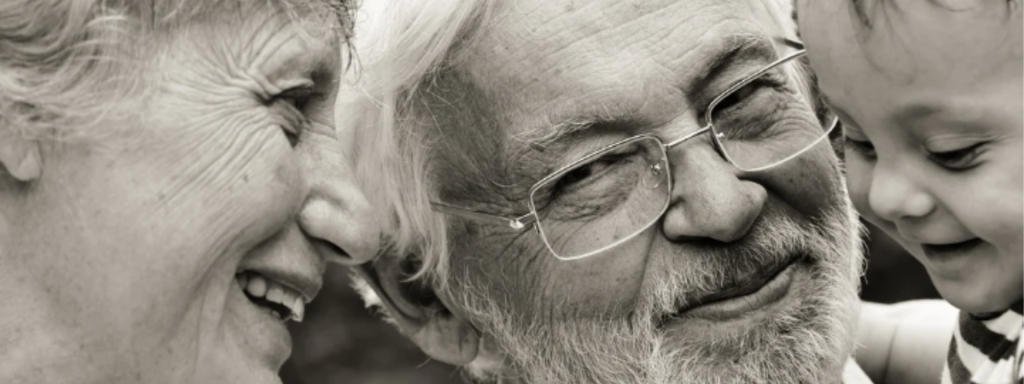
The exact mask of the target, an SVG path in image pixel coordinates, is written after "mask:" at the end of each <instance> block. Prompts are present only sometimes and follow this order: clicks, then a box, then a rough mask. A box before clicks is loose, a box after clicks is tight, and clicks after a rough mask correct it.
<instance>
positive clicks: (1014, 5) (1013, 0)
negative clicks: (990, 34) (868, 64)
mask: <svg viewBox="0 0 1024 384" xmlns="http://www.w3.org/2000/svg"><path fill="white" fill-rule="evenodd" d="M918 1H921V0H918ZM926 1H927V2H929V3H931V4H932V5H935V6H937V7H940V8H944V9H947V10H949V11H951V12H960V11H964V10H966V9H967V8H963V7H956V6H953V5H952V4H949V1H948V0H926ZM850 3H851V5H852V6H853V14H854V15H855V16H856V17H857V19H858V21H860V24H861V25H862V26H864V27H865V28H867V29H868V30H870V29H872V28H873V27H874V25H875V21H876V20H877V17H876V13H878V12H881V13H882V18H884V19H887V20H891V18H890V17H889V12H890V11H895V12H897V13H899V12H902V9H901V8H900V4H899V2H898V1H886V0H850ZM1005 4H1006V13H1005V15H1010V14H1012V13H1013V12H1014V11H1016V10H1019V9H1020V0H1006V1H1005Z"/></svg>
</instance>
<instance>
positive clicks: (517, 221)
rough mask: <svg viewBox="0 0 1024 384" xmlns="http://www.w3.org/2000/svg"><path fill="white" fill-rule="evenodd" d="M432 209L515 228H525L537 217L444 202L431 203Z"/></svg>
mask: <svg viewBox="0 0 1024 384" xmlns="http://www.w3.org/2000/svg"><path fill="white" fill-rule="evenodd" d="M430 207H431V209H433V210H434V212H440V213H444V214H447V215H452V216H458V217H462V218H466V219H471V220H476V221H482V222H487V223H491V224H495V225H504V226H507V227H510V228H513V229H523V228H525V227H526V225H528V224H532V223H533V222H534V221H535V220H536V218H535V216H534V215H533V213H528V214H525V215H522V216H519V217H514V218H510V217H505V216H499V215H494V214H490V213H484V212H478V211H474V210H471V209H466V208H461V207H456V206H451V205H447V204H443V203H435V202H432V203H430Z"/></svg>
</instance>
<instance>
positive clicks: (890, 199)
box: [868, 163, 935, 222]
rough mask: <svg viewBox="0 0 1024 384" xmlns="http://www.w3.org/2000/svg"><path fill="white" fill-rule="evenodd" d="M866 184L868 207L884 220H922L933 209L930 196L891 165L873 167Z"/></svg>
mask: <svg viewBox="0 0 1024 384" xmlns="http://www.w3.org/2000/svg"><path fill="white" fill-rule="evenodd" d="M870 183H871V189H870V190H869V191H868V204H869V205H870V207H871V210H872V211H874V212H875V214H876V215H878V216H879V217H881V218H883V219H885V220H887V221H891V222H896V221H899V220H901V219H912V218H919V217H924V216H926V215H928V214H929V213H931V212H932V211H933V210H934V209H935V199H934V198H933V197H932V196H931V194H930V193H928V192H927V191H926V190H924V189H923V188H921V186H920V185H918V184H917V183H915V182H914V181H913V180H912V179H911V178H908V177H907V175H906V173H905V172H902V171H901V170H899V169H898V168H897V167H896V166H895V165H892V164H884V163H878V164H876V165H875V168H874V170H872V177H871V181H870Z"/></svg>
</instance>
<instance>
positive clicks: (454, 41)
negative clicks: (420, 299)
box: [336, 0, 497, 284]
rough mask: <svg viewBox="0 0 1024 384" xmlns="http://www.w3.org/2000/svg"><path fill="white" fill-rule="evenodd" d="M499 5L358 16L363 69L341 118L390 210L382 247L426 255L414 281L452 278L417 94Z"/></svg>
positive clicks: (395, 5) (362, 171) (372, 190)
mask: <svg viewBox="0 0 1024 384" xmlns="http://www.w3.org/2000/svg"><path fill="white" fill-rule="evenodd" d="M496 4H497V3H496V2H495V1H493V0H438V1H430V2H425V1H413V0H408V1H403V0H396V1H389V2H379V3H376V4H372V5H371V4H368V6H367V7H365V8H363V9H361V10H360V11H359V12H358V13H357V16H356V32H355V38H354V39H353V45H354V48H355V51H356V52H358V62H359V65H360V68H359V70H357V71H354V72H353V73H352V74H351V75H350V78H349V79H350V81H351V83H352V84H351V85H352V87H350V88H346V89H343V90H342V91H341V92H340V93H339V96H338V105H339V108H338V114H337V116H336V121H337V122H338V126H339V130H348V131H354V132H355V141H356V145H355V148H356V153H355V156H356V158H357V161H356V169H357V170H356V172H357V174H358V175H359V177H358V178H359V179H360V180H361V182H362V184H363V188H364V191H366V194H367V196H368V197H369V198H370V200H371V203H372V204H374V206H375V207H377V208H378V212H386V214H387V215H389V217H387V218H386V220H387V221H389V224H390V228H389V236H388V241H387V243H386V244H385V246H384V247H383V250H382V252H383V253H386V254H388V255H390V256H392V257H405V256H407V255H409V254H416V255H418V260H419V261H421V262H422V265H421V268H420V269H419V271H418V272H417V273H416V274H415V275H414V278H422V277H425V278H434V277H437V276H444V275H445V274H446V271H447V258H448V242H447V240H448V237H447V231H446V228H445V226H446V224H445V220H444V219H443V217H441V216H440V215H439V214H435V213H433V212H432V211H431V205H430V201H431V198H432V197H433V196H434V191H435V189H434V188H433V185H432V180H430V177H429V174H430V171H431V170H430V164H429V161H428V160H429V157H430V153H429V150H430V141H429V140H430V137H429V136H428V135H426V134H425V132H423V129H422V127H421V126H422V125H423V124H422V122H421V121H420V120H418V119H420V118H422V116H421V115H422V114H421V113H419V111H416V110H415V108H414V98H415V94H416V92H417V90H418V89H419V88H420V86H421V85H423V84H424V83H425V82H429V81H431V79H432V78H433V75H434V74H436V73H438V72H439V71H441V70H442V69H444V68H445V67H447V66H451V65H454V64H455V63H458V62H459V61H460V57H459V54H460V52H464V51H465V49H464V48H466V47H468V46H469V45H470V44H471V43H472V42H473V41H474V40H475V38H474V37H475V36H474V34H475V33H476V31H477V29H478V28H477V26H478V25H480V24H482V23H483V22H484V20H486V19H488V18H489V17H490V15H491V14H492V13H493V11H494V8H495V6H496ZM460 47H461V48H463V49H460ZM437 281H438V282H440V283H442V284H443V281H444V279H438V280H437Z"/></svg>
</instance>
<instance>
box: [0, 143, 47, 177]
mask: <svg viewBox="0 0 1024 384" xmlns="http://www.w3.org/2000/svg"><path fill="white" fill-rule="evenodd" d="M0 166H3V170H4V171H5V172H6V173H7V174H9V175H11V176H12V177H14V179H15V180H18V181H20V182H24V183H27V182H30V181H33V180H36V179H38V178H39V175H40V174H41V173H42V159H41V157H40V154H39V143H38V142H36V141H32V140H26V139H23V138H21V137H18V136H16V135H11V136H5V137H3V138H2V139H0Z"/></svg>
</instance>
